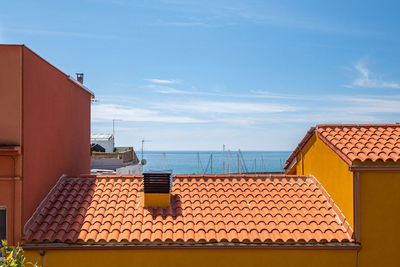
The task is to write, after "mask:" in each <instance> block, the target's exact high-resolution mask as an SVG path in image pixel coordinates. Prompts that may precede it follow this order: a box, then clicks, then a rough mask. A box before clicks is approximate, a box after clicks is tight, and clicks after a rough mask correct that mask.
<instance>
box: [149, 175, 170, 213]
mask: <svg viewBox="0 0 400 267" xmlns="http://www.w3.org/2000/svg"><path fill="white" fill-rule="evenodd" d="M171 187H172V170H151V171H147V172H144V173H143V191H144V206H153V207H163V208H166V207H168V206H169V203H170V199H171V194H170V192H171Z"/></svg>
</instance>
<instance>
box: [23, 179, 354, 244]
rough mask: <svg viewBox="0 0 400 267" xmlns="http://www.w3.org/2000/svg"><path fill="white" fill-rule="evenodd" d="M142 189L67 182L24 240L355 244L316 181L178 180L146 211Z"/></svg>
mask: <svg viewBox="0 0 400 267" xmlns="http://www.w3.org/2000/svg"><path fill="white" fill-rule="evenodd" d="M141 187H142V177H141V176H135V177H133V176H131V177H126V178H122V177H119V176H112V177H101V176H99V177H96V178H66V177H63V178H61V179H60V180H59V182H58V183H57V184H56V186H55V187H54V188H53V189H52V191H51V192H50V193H49V195H48V196H47V197H46V199H45V200H44V201H43V202H42V204H41V206H40V207H39V208H38V209H37V210H36V212H35V213H34V215H33V216H32V218H31V219H30V220H29V221H28V223H27V224H26V226H25V240H26V241H27V242H69V243H76V242H88V243H91V242H94V243H97V242H100V243H102V242H127V243H129V242H156V243H163V242H169V243H183V242H189V243H216V242H245V243H248V242H250V243H269V242H290V243H293V242H319V243H321V242H322V243H323V242H351V241H353V240H352V230H351V228H350V226H349V225H348V223H347V222H346V220H345V218H344V217H343V215H342V214H341V212H340V210H339V209H338V208H337V207H336V206H335V204H334V202H333V201H332V200H331V199H330V197H329V195H328V194H327V193H326V191H325V190H324V189H323V188H322V186H321V185H320V184H319V183H318V181H317V180H316V179H315V178H313V177H311V176H310V177H307V176H290V175H287V176H286V175H278V176H266V175H264V176H257V175H253V176H251V175H239V176H234V175H219V176H218V175H217V176H210V175H204V176H193V175H190V176H189V175H176V176H174V179H173V187H172V198H171V205H170V206H169V207H168V208H153V207H142V206H141V204H140V203H139V202H140V201H141V197H138V196H139V195H140V194H141V193H142V192H140V191H141V190H140V189H141ZM60 200H62V201H60Z"/></svg>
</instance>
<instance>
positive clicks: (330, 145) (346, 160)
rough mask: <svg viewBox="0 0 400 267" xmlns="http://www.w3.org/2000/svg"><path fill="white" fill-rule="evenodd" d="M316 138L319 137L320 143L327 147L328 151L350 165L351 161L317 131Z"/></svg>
mask: <svg viewBox="0 0 400 267" xmlns="http://www.w3.org/2000/svg"><path fill="white" fill-rule="evenodd" d="M317 136H318V137H319V139H321V140H322V142H324V143H325V144H326V145H327V146H329V148H330V149H332V150H333V151H334V152H335V153H336V154H338V155H339V157H340V158H342V159H343V160H344V161H345V162H346V163H347V164H349V165H351V164H352V162H353V161H352V160H351V159H350V158H349V157H348V156H347V155H346V154H344V153H343V152H342V151H341V150H340V149H337V147H336V146H335V145H333V144H332V142H330V141H329V140H328V139H327V138H325V136H323V135H322V134H320V133H319V132H318V131H317Z"/></svg>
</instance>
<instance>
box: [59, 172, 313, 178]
mask: <svg viewBox="0 0 400 267" xmlns="http://www.w3.org/2000/svg"><path fill="white" fill-rule="evenodd" d="M309 177H310V176H309V175H300V174H299V175H293V174H246V173H243V174H173V175H172V178H173V179H184V178H186V179H195V178H197V179H201V178H207V179H210V178H215V179H218V178H241V179H245V178H278V179H279V178H309ZM64 178H65V179H135V178H137V179H141V178H143V175H141V174H134V175H120V174H111V175H107V174H104V175H91V174H90V175H80V176H79V177H64Z"/></svg>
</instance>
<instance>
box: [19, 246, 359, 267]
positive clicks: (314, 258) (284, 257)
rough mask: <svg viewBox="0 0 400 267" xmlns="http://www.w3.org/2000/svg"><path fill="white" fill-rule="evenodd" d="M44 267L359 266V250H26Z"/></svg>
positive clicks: (30, 259)
mask: <svg viewBox="0 0 400 267" xmlns="http://www.w3.org/2000/svg"><path fill="white" fill-rule="evenodd" d="M25 255H26V256H27V258H28V260H29V261H33V262H37V263H38V264H40V265H42V266H43V267H49V266H50V267H52V266H58V267H64V266H65V267H71V266H85V267H90V266H96V267H97V266H140V267H145V266H162V267H168V266H171V267H172V266H173V267H177V266H191V267H195V266H218V267H223V266H233V267H234V266H240V267H244V266H257V267H260V266H274V267H279V266H299V267H301V266H307V267H312V266H318V267H320V266H327V267H329V266H334V267H338V266H340V267H346V266H353V267H355V266H356V261H357V251H356V250H271V249H130V250H128V249H123V250H122V249H117V250H48V251H46V253H45V256H40V255H39V253H38V252H37V251H29V250H25Z"/></svg>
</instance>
